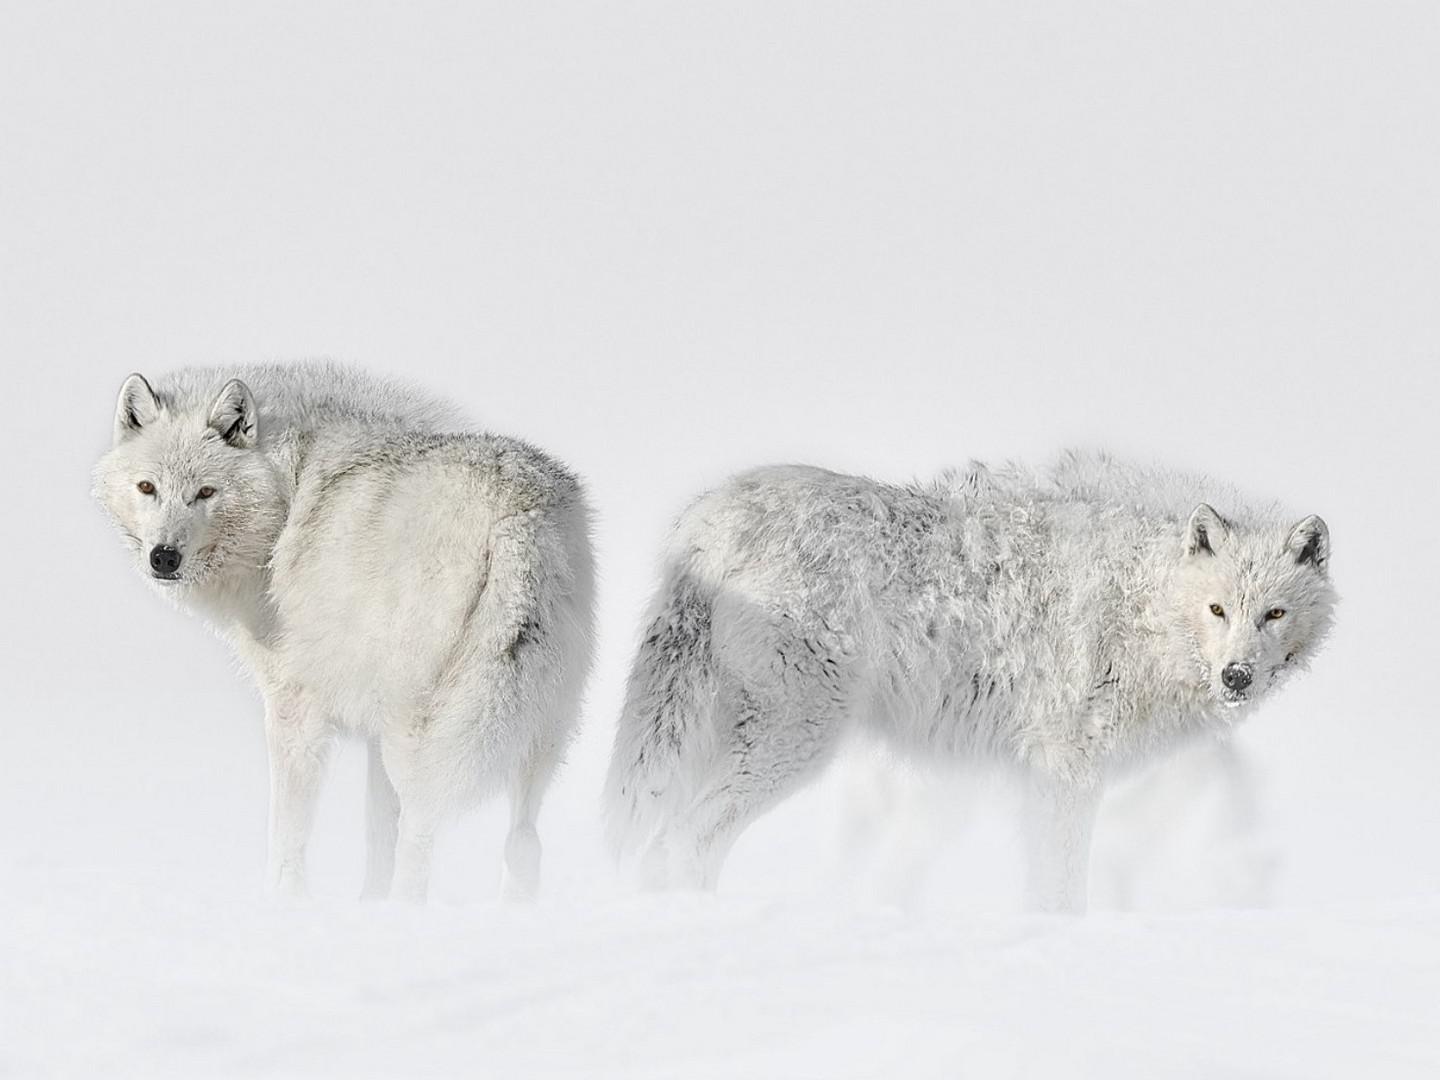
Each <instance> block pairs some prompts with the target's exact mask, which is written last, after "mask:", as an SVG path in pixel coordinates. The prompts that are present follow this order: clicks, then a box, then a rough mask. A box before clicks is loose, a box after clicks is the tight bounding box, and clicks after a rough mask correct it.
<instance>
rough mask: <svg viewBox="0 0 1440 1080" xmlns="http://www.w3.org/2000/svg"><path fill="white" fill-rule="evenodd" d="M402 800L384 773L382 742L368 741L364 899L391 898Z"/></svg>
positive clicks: (362, 896)
mask: <svg viewBox="0 0 1440 1080" xmlns="http://www.w3.org/2000/svg"><path fill="white" fill-rule="evenodd" d="M399 824H400V797H399V796H398V795H396V794H395V785H394V784H392V783H390V777H389V775H388V774H387V773H386V772H385V759H384V757H383V756H382V755H381V752H380V740H379V739H371V740H370V742H369V765H368V771H367V773H366V779H365V839H366V852H365V888H364V890H363V891H362V892H361V893H360V897H361V899H362V900H383V899H384V898H385V897H387V896H389V895H390V882H391V880H392V878H393V877H394V875H395V842H396V838H397V836H398V834H399Z"/></svg>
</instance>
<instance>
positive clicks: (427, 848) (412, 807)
mask: <svg viewBox="0 0 1440 1080" xmlns="http://www.w3.org/2000/svg"><path fill="white" fill-rule="evenodd" d="M380 749H381V761H382V764H383V765H384V768H385V774H386V775H387V776H388V777H389V778H390V782H391V783H392V784H394V786H395V793H396V796H397V798H398V801H399V804H400V817H399V820H398V821H397V822H396V829H395V870H394V876H393V879H392V881H391V884H390V895H391V896H393V897H394V898H395V899H397V900H408V901H411V902H414V903H421V902H423V901H424V899H425V894H426V892H427V891H428V890H429V887H430V856H431V853H432V852H433V850H434V848H435V830H436V829H437V827H438V826H439V824H440V809H441V800H440V791H439V790H438V787H437V785H438V784H439V783H441V782H442V781H441V779H440V777H439V776H438V775H437V772H438V770H435V769H434V768H433V762H427V761H426V760H425V759H426V758H427V756H430V751H433V748H432V747H429V746H428V745H427V743H426V742H425V741H424V740H423V739H422V738H420V737H418V736H417V735H416V734H415V733H413V732H406V733H404V734H396V735H389V734H387V735H386V736H385V737H383V738H382V740H381V744H380ZM427 765H429V766H432V767H427Z"/></svg>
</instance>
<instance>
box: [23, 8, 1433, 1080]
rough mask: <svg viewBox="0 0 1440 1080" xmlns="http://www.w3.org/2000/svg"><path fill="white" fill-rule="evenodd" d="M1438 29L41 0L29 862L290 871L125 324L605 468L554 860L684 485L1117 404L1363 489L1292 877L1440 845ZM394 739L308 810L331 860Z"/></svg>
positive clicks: (800, 831)
mask: <svg viewBox="0 0 1440 1080" xmlns="http://www.w3.org/2000/svg"><path fill="white" fill-rule="evenodd" d="M1437 55H1440V9H1437V8H1436V7H1435V6H1434V5H1430V4H1423V3H1417V4H1378V5H1376V4H1353V5H1337V4H1313V3H1306V4H1298V3H1293V4H1263V5H1255V4H1205V5H1179V4H1154V5H1119V4H1115V5H1073V4H1053V5H1051V4H1046V5H1012V4H1004V3H954V4H921V3H906V4H876V5H856V4H819V3H812V4H793V3H756V4H711V5H701V4H678V5H676V4H658V3H657V4H610V5H602V4H562V5H552V4H533V5H520V4H484V5H480V4H476V5H428V6H422V5H415V4H403V5H402V4H395V5H391V4H333V5H322V4H305V5H295V4H275V5H271V4H256V3H247V4H243V5H242V4H235V5H205V6H198V5H185V4H170V5H160V4H151V5H143V6H113V5H98V4H96V5H88V6H87V5H74V4H46V5H19V4H9V5H6V7H5V10H4V18H3V32H0V358H3V364H4V375H3V384H0V385H3V401H4V409H5V417H4V421H3V423H0V440H3V458H0V461H3V462H4V463H5V468H4V477H5V483H6V486H7V489H8V497H7V498H6V500H5V505H6V507H7V510H6V513H5V527H4V528H3V529H0V555H3V565H5V566H7V567H9V569H10V575H9V581H8V584H7V586H6V588H5V590H4V600H3V615H0V702H3V704H0V714H3V740H4V741H3V753H0V812H3V820H4V821H5V822H6V825H5V826H4V829H3V832H0V874H4V875H7V876H10V875H13V878H12V880H13V881H15V882H20V883H23V884H20V885H16V886H15V888H16V889H17V890H18V891H19V892H21V893H22V894H23V895H26V896H30V897H31V898H32V899H33V901H34V903H35V904H36V905H38V906H44V905H46V904H49V903H51V902H52V901H54V902H56V903H59V902H60V899H59V898H64V899H65V902H73V903H75V904H78V905H80V906H78V907H77V908H76V909H75V910H76V912H77V914H76V922H75V924H74V925H83V924H84V923H85V921H86V919H88V918H89V913H88V910H87V909H86V908H85V907H84V901H83V900H80V899H75V898H76V897H82V896H84V895H86V893H87V891H89V890H92V889H99V890H101V891H103V886H102V885H100V884H96V883H98V882H104V881H106V880H109V878H107V875H111V874H119V875H122V878H121V880H124V881H126V882H127V883H128V882H135V883H137V884H135V885H134V888H135V889H138V890H140V892H141V893H143V892H144V891H145V890H146V889H147V888H151V887H156V888H158V886H157V885H155V883H156V882H161V881H163V882H166V883H167V885H166V888H178V889H180V890H182V891H183V890H184V889H185V888H187V887H188V886H187V883H188V882H192V881H195V880H203V881H206V882H210V883H216V884H215V887H216V888H217V889H222V890H233V891H234V892H235V893H236V894H237V895H243V896H249V895H250V894H251V893H252V892H253V891H254V890H256V889H257V888H258V885H259V882H260V869H261V867H262V865H263V858H264V852H263V840H264V804H265V786H266V778H265V767H264V758H263V740H262V737H261V732H260V714H259V708H258V703H257V701H256V700H255V695H254V693H253V691H251V690H250V689H249V687H248V686H247V685H246V684H245V682H244V681H243V680H242V679H241V678H240V677H239V676H238V675H237V673H236V671H235V669H234V668H233V665H232V663H231V661H230V659H229V658H228V656H227V654H226V652H225V650H224V648H223V646H222V645H221V643H220V642H219V641H218V640H217V639H214V638H212V637H210V636H208V635H206V634H205V633H204V632H202V631H201V630H200V629H199V627H198V626H197V625H196V624H195V623H194V622H193V621H190V620H187V619H185V618H183V617H181V616H179V615H177V614H175V613H174V612H172V611H170V610H169V609H167V608H166V607H165V606H164V605H163V604H162V603H161V602H160V601H158V600H157V599H156V598H155V597H154V596H152V595H150V593H149V590H148V589H147V588H146V587H145V586H144V584H143V583H142V582H141V581H140V580H139V579H138V577H137V576H136V575H135V574H134V573H133V572H132V571H131V570H130V568H129V566H128V565H127V556H126V554H125V553H124V551H123V550H122V547H121V545H120V544H119V543H118V542H117V541H116V539H115V538H114V537H113V536H112V535H111V534H110V532H109V530H108V526H107V524H106V523H105V521H104V520H103V518H102V515H101V513H100V511H99V509H98V508H97V507H96V506H95V505H94V504H93V503H92V502H91V501H90V498H89V495H88V470H89V468H90V467H91V465H92V464H93V462H94V460H95V458H96V457H97V456H98V455H99V454H100V453H101V452H102V451H103V449H104V447H105V446H106V445H107V441H108V439H109V433H110V422H111V419H110V418H111V410H112V406H113V399H114V394H115V392H116V390H117V388H118V386H119V384H120V381H121V379H122V378H123V377H124V376H125V375H126V374H127V373H128V372H130V371H132V370H141V371H144V372H147V373H158V372H161V371H163V370H165V369H167V368H170V367H174V366H178V365H181V364H190V363H211V364H217V365H222V366H223V365H226V364H238V363H242V362H248V361H253V360H258V359H289V358H296V357H303V356H329V357H335V358H340V359H345V360H348V361H352V362H354V363H357V364H359V365H362V366H364V367H366V368H369V369H373V370H375V371H380V372H386V373H403V374H405V375H407V376H410V377H412V378H413V379H415V380H416V381H418V382H420V383H422V384H423V385H425V386H427V387H430V388H432V389H433V390H435V391H438V392H440V393H443V394H446V395H448V396H450V397H452V398H453V399H455V400H456V401H457V402H459V403H460V404H461V405H462V406H463V407H464V408H465V409H466V410H467V411H469V412H470V413H471V414H472V415H473V416H475V417H476V418H478V419H479V420H480V421H481V422H482V423H484V424H485V425H486V426H488V427H490V428H492V429H494V430H496V431H501V432H507V433H514V434H518V435H522V436H524V437H525V438H527V439H530V440H532V441H534V442H536V443H538V444H540V445H541V446H544V447H546V448H548V449H549V450H551V451H552V452H554V453H555V454H557V455H559V456H561V457H562V458H564V459H565V460H566V461H568V462H570V463H571V464H572V465H573V466H574V467H576V468H577V469H578V470H579V471H580V472H581V473H582V474H583V476H584V477H585V478H586V480H587V481H588V483H589V487H590V491H591V494H592V498H593V502H594V505H595V506H596V507H597V509H598V528H597V544H598V552H599V560H600V566H601V571H602V583H601V605H600V631H601V639H600V652H599V662H598V666H597V671H596V677H595V679H594V682H593V684H592V691H591V693H590V696H589V705H588V708H587V710H586V713H585V718H584V728H583V735H582V737H581V739H580V740H579V742H578V743H577V745H576V748H575V751H574V753H573V755H572V761H571V765H570V767H569V768H568V769H567V770H566V771H565V773H564V774H563V776H562V779H561V781H560V782H559V784H558V786H557V788H556V789H555V791H554V793H553V797H552V799H551V800H550V802H549V804H548V805H547V808H546V812H545V815H544V818H543V819H542V835H543V837H544V839H545V842H546V845H547V863H546V876H547V882H548V885H549V887H550V889H551V890H552V896H553V895H555V894H556V893H557V892H558V893H559V894H561V895H563V896H564V897H566V898H567V900H570V901H572V902H575V901H577V900H579V899H583V898H584V897H586V896H588V895H591V893H592V892H593V893H594V894H595V895H604V894H608V893H611V892H613V890H614V883H613V881H612V878H611V873H610V870H609V868H608V864H607V863H606V862H605V860H604V859H603V858H602V856H601V853H600V849H599V842H598V836H599V833H598V825H597V819H596V815H597V808H598V794H599V784H600V777H601V774H602V771H603V767H604V759H605V754H606V752H607V749H608V741H609V737H610V733H611V730H612V725H613V720H614V716H615V713H616V710H617V707H618V699H619V689H620V685H619V684H620V679H621V678H622V676H623V669H624V666H625V664H626V662H627V660H628V653H629V650H630V647H631V645H632V643H633V639H634V636H635V631H636V629H637V621H638V617H639V612H640V609H641V606H642V604H643V601H644V596H645V593H646V591H647V589H648V588H649V587H650V585H651V580H652V573H653V568H654V565H653V564H654V556H655V553H656V551H657V550H658V547H659V543H660V539H661V537H662V535H663V531H664V529H665V528H666V527H667V525H668V523H669V521H670V520H671V519H672V518H673V516H674V515H675V514H676V513H677V512H678V510H679V509H680V508H681V506H682V505H683V504H684V502H685V500H686V499H687V498H688V497H689V496H690V495H691V494H693V493H695V492H696V491H698V490H700V489H702V488H703V487H704V486H706V485H707V484H711V483H713V482H715V481H717V480H718V479H720V478H722V477H723V476H725V475H726V474H727V473H728V472H730V471H732V470H734V469H736V468H738V467H741V466H745V465H748V464H753V463H759V462H774V461H806V462H813V463H816V464H824V465H828V466H831V467H834V468H838V469H844V470H854V471H864V472H867V473H870V474H872V475H875V476H878V477H882V478H886V479H893V480H902V481H903V480H907V479H911V478H917V477H918V478H924V477H928V476H930V475H931V474H933V473H934V472H935V471H936V470H937V469H939V468H941V467H943V466H945V465H951V464H963V463H964V462H965V461H966V460H968V459H969V458H972V457H977V458H981V459H990V460H995V459H1001V458H1008V457H1017V458H1022V459H1026V460H1035V461H1039V460H1042V459H1044V458H1045V457H1047V456H1048V455H1050V454H1052V453H1053V452H1054V451H1056V450H1057V449H1059V448H1062V447H1064V446H1067V445H1076V444H1078V445H1098V446H1104V447H1108V448H1112V449H1114V450H1116V451H1117V452H1121V453H1123V454H1126V455H1133V456H1138V457H1142V458H1145V459H1154V460H1158V461H1162V462H1166V463H1169V464H1174V465H1179V466H1185V467H1192V468H1197V469H1201V470H1204V471H1208V472H1211V473H1213V474H1214V475H1216V476H1217V477H1222V478H1224V479H1227V480H1230V481H1234V482H1237V483H1239V484H1240V485H1241V486H1242V487H1244V488H1246V489H1248V490H1252V491H1254V492H1256V493H1259V494H1263V495H1276V496H1279V497H1281V498H1282V499H1283V500H1284V501H1285V502H1286V503H1287V504H1289V505H1291V506H1293V508H1294V509H1295V512H1296V516H1297V517H1298V516H1299V515H1301V514H1304V513H1310V512H1318V513H1321V514H1322V515H1323V516H1324V517H1325V518H1326V519H1327V521H1328V522H1329V524H1330V527H1331V530H1332V534H1333V538H1334V556H1333V568H1334V576H1335V579H1336V581H1337V584H1338V587H1339V589H1340V592H1341V595H1342V605H1341V608H1340V611H1339V618H1338V629H1337V632H1336V634H1335V636H1334V639H1333V642H1332V645H1331V647H1330V648H1329V649H1328V651H1327V652H1326V653H1325V654H1324V655H1323V656H1321V657H1320V658H1319V659H1318V661H1317V663H1316V664H1315V668H1314V671H1313V673H1312V674H1310V675H1309V676H1308V677H1306V678H1304V679H1303V680H1300V681H1298V682H1297V683H1295V684H1294V685H1293V686H1292V687H1291V688H1290V689H1287V690H1286V691H1285V693H1284V694H1283V695H1281V696H1280V697H1279V698H1278V699H1277V700H1276V701H1274V703H1273V704H1272V705H1270V706H1268V707H1266V708H1265V709H1264V710H1262V711H1261V712H1260V714H1259V715H1258V716H1257V717H1256V718H1255V719H1254V721H1253V723H1252V725H1251V729H1250V730H1249V731H1248V732H1247V733H1246V735H1245V740H1246V745H1247V746H1248V747H1249V748H1251V749H1252V750H1253V751H1254V753H1255V755H1256V759H1257V761H1259V762H1260V764H1261V767H1262V772H1263V776H1264V779H1265V784H1266V788H1265V808H1266V821H1267V828H1268V829H1269V830H1270V832H1271V833H1272V835H1273V836H1274V837H1275V838H1276V841H1277V843H1278V844H1279V846H1280V848H1281V850H1282V852H1283V857H1284V861H1283V867H1282V874H1281V879H1280V882H1279V893H1278V897H1277V898H1278V900H1279V901H1280V902H1281V904H1282V905H1284V906H1286V907H1299V908H1306V907H1316V906H1319V907H1322V908H1323V907H1324V906H1326V905H1333V904H1362V905H1363V904H1377V903H1378V904H1391V903H1395V902H1403V903H1414V902H1420V901H1421V899H1422V898H1425V897H1432V898H1433V897H1434V896H1435V894H1436V893H1437V892H1440V842H1437V836H1440V784H1437V783H1436V781H1435V777H1436V762H1437V760H1440V724H1437V708H1436V704H1435V698H1434V691H1433V689H1432V686H1433V679H1434V670H1435V664H1436V646H1437V633H1436V629H1435V627H1436V615H1435V609H1436V607H1437V600H1440V595H1437V593H1440V590H1437V583H1440V582H1437V578H1440V571H1437V565H1440V559H1437V557H1436V553H1435V551H1434V550H1433V549H1434V547H1435V542H1436V538H1437V536H1440V514H1437V509H1436V483H1435V480H1436V464H1437V453H1436V450H1435V445H1434V437H1435V434H1434V433H1435V401H1436V393H1437V390H1440V375H1437V373H1436V362H1437V359H1440V302H1437V297H1440V194H1437V193H1440V138H1437V130H1436V123H1437V109H1440V80H1437V74H1436V71H1437V68H1436V62H1435V58H1436V56H1437ZM1220 509H1221V510H1222V512H1223V510H1224V507H1223V506H1222V507H1220ZM360 765H361V761H360V755H359V754H358V753H356V752H354V751H353V750H352V751H350V752H348V753H347V754H346V755H342V756H341V757H339V758H338V759H337V761H336V765H335V769H334V775H333V777H332V781H331V785H330V788H329V790H328V791H327V793H326V796H325V801H324V803H323V806H322V816H321V821H320V825H319V830H318V834H317V837H316V843H315V846H314V850H313V855H312V858H313V863H314V868H315V872H316V890H317V892H319V893H320V894H321V896H322V897H329V898H333V901H334V902H335V903H336V904H342V902H343V903H348V899H347V898H348V897H349V896H350V895H351V893H352V892H353V891H354V890H355V889H356V888H358V883H359V861H360V851H361V845H360V838H359V808H360V791H361V782H360ZM823 810H824V807H823V805H822V804H821V802H820V800H818V799H816V798H813V797H811V798H802V799H801V800H799V801H798V802H797V803H796V804H793V805H791V806H787V807H786V808H784V809H783V810H781V811H780V812H778V813H777V814H776V815H774V816H773V817H772V818H771V819H769V820H767V821H766V822H764V823H763V824H762V826H760V827H759V828H757V829H756V830H755V832H754V833H753V834H752V835H750V836H747V837H746V839H745V840H744V841H743V842H742V844H741V846H740V847H739V848H738V849H737V852H736V856H735V860H734V864H733V867H732V870H733V873H732V875H731V877H730V878H729V879H728V885H729V886H730V888H731V890H732V892H733V893H735V894H739V895H744V896H753V897H762V898H763V897H765V896H767V895H780V894H783V893H785V892H786V890H789V891H791V892H794V891H796V890H802V891H803V890H804V889H805V888H806V887H807V883H808V882H810V881H811V880H812V879H818V877H819V876H820V875H822V874H823V873H826V872H828V868H827V867H826V866H825V856H824V846H825V843H826V841H827V837H828V836H829V830H830V824H829V823H828V821H827V820H826V818H825V815H824V813H823ZM498 830H499V821H498V816H497V815H496V813H494V812H493V811H492V812H491V813H489V814H486V813H481V814H477V815H476V816H474V817H472V818H471V819H468V820H467V821H466V822H465V823H463V824H462V825H460V826H457V827H456V828H455V829H453V830H452V831H451V832H450V833H449V834H447V836H446V838H445V841H444V842H443V843H442V845H441V847H440V849H439V852H438V855H437V864H438V868H437V877H436V886H435V889H436V895H437V900H438V901H439V903H440V905H441V906H443V905H446V904H454V905H472V906H473V905H484V904H487V903H488V898H489V895H490V890H491V886H492V884H493V879H494V875H495V872H496V866H497V864H498V858H499V836H500V834H499V831H498ZM126 888H127V889H128V888H130V885H128V884H127V886H126ZM27 890H28V891H27ZM932 900H933V898H932ZM943 904H944V898H943V897H942V898H940V906H941V908H942V910H943ZM342 910H348V909H343V908H342ZM347 917H348V916H347ZM65 925H66V926H69V925H71V924H65ZM68 932H69V931H67V930H64V929H63V928H62V929H61V930H58V931H56V933H59V934H62V935H63V933H68ZM162 940H163V939H162ZM159 947H160V948H161V949H162V951H163V944H162V945H161V946H159ZM1433 952H1434V950H1433V945H1432V946H1431V953H1430V954H1429V956H1430V958H1431V959H1433ZM1407 955H1408V954H1407ZM1428 970H1430V969H1429V968H1427V971H1428ZM3 978H4V975H3V973H0V979H3ZM122 996H123V995H122ZM27 1001H30V1003H31V1007H32V1008H38V1006H35V1005H34V1003H33V1001H34V999H31V998H29V997H28V996H27ZM42 1021H43V1022H49V1023H52V1024H53V1025H56V1027H55V1030H56V1031H57V1032H58V1031H62V1030H64V1028H63V1024H61V1022H60V1021H59V1020H56V1019H55V1016H54V1015H53V1014H45V1016H44V1017H42ZM56 1038H57V1039H63V1038H64V1036H61V1035H57V1036H56ZM137 1053H138V1052H137ZM36 1060H38V1058H37V1059H36ZM133 1060H142V1058H140V1057H136V1058H134V1059H133ZM157 1060H159V1059H157ZM31 1063H32V1064H34V1061H32V1062H31ZM172 1064H173V1062H172ZM1212 1075H1213V1074H1212Z"/></svg>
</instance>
